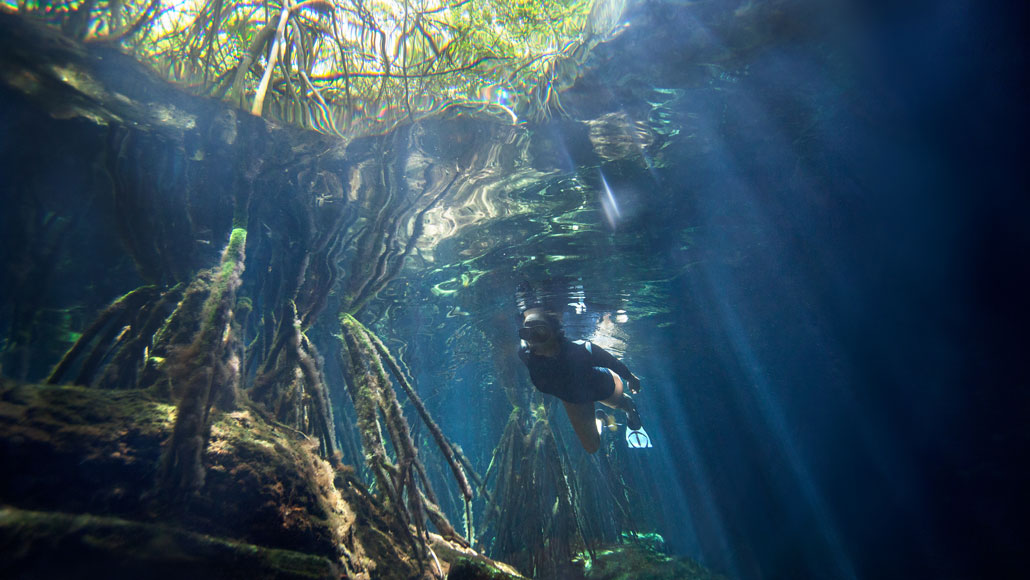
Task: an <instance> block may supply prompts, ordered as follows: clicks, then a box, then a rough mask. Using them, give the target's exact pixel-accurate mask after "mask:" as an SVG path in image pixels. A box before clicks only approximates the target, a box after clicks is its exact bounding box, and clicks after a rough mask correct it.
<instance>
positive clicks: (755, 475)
mask: <svg viewBox="0 0 1030 580" xmlns="http://www.w3.org/2000/svg"><path fill="white" fill-rule="evenodd" d="M848 8H849V9H848V10H843V9H842V10H841V11H840V12H839V13H835V15H834V16H835V17H830V18H827V19H826V20H825V21H823V22H824V23H825V26H826V27H825V29H824V30H823V33H822V34H819V33H816V34H806V35H802V36H801V37H800V38H798V39H792V38H791V37H790V36H789V35H788V36H787V37H785V38H781V39H779V40H778V41H777V42H774V43H771V45H770V46H767V47H764V48H762V49H760V50H755V51H751V52H744V54H742V55H740V56H739V57H738V58H736V59H734V60H733V61H732V65H725V66H721V67H719V68H718V69H717V70H716V72H714V73H712V74H710V75H708V76H707V77H706V78H705V80H703V81H700V82H692V81H690V82H684V81H681V80H677V79H669V78H663V77H658V78H653V79H652V81H653V83H654V86H655V87H661V86H663V85H662V83H663V81H664V82H666V83H669V84H671V85H672V86H677V87H680V88H681V89H682V90H681V91H680V92H679V93H678V94H677V95H676V98H675V99H672V100H670V102H669V103H668V104H667V106H665V107H664V108H662V109H661V110H660V111H659V112H660V113H661V114H662V115H664V116H665V118H667V119H671V121H670V123H671V125H672V126H673V127H675V128H678V129H680V130H681V131H682V132H684V133H686V132H688V131H689V132H692V133H693V136H692V138H690V139H678V140H677V139H671V140H670V143H671V145H670V147H669V148H668V149H666V150H665V151H664V153H663V155H664V159H663V161H662V162H661V163H660V166H657V167H651V168H649V169H648V168H643V167H638V168H635V169H634V168H625V167H621V166H617V165H615V164H607V165H602V167H601V169H600V173H601V174H603V175H604V178H605V181H606V183H608V184H609V185H610V186H611V192H612V195H613V196H614V198H615V200H616V201H617V202H618V205H619V209H620V215H619V217H618V219H617V220H615V221H614V222H613V220H612V219H611V217H612V216H611V213H610V211H608V210H606V207H605V195H604V194H603V192H604V189H603V187H604V184H602V183H601V180H600V178H599V177H594V178H593V182H592V183H593V185H594V190H595V192H596V195H593V196H585V197H584V199H586V200H587V201H588V202H589V205H590V208H591V209H590V211H591V212H592V213H584V214H579V215H580V217H581V219H582V221H583V222H584V224H585V225H587V226H589V227H591V228H593V229H601V230H604V231H605V232H606V234H605V235H604V236H597V237H591V238H589V239H590V242H589V243H588V244H582V246H580V245H577V242H575V241H570V240H569V239H567V238H557V237H551V238H547V237H546V236H545V235H544V234H541V235H542V236H543V237H544V238H545V239H543V240H542V241H541V240H538V241H537V242H536V243H535V244H534V243H529V244H526V245H519V244H518V243H517V242H512V244H511V245H509V246H507V247H506V251H505V252H498V253H495V254H494V255H492V257H488V262H489V263H490V264H491V265H492V266H493V267H494V270H492V271H490V268H488V267H487V268H485V269H486V270H488V271H489V272H488V274H486V275H484V276H483V278H482V279H480V280H477V282H476V283H475V284H473V288H475V287H477V286H478V287H479V288H480V290H479V292H478V293H477V294H475V296H474V297H466V298H464V299H463V298H462V293H461V292H459V293H458V294H456V295H455V296H453V297H452V296H447V297H443V298H441V297H439V296H434V295H431V294H429V293H428V292H426V293H422V294H419V292H418V291H417V290H409V291H408V292H409V295H412V296H415V295H418V296H419V298H418V300H419V301H427V302H429V303H431V304H433V306H432V308H436V309H439V310H441V311H451V310H452V309H453V307H454V306H455V305H456V304H457V305H458V306H459V311H460V310H461V309H464V311H465V312H466V313H467V314H469V317H470V320H472V321H473V322H462V319H461V317H460V316H459V317H457V318H452V319H451V320H450V321H449V322H447V323H446V325H445V326H441V327H438V328H439V329H440V331H439V332H441V333H443V334H445V335H447V339H446V340H445V341H444V342H443V343H441V342H440V341H439V338H440V337H439V334H437V335H435V336H434V337H433V338H427V339H426V340H427V342H426V343H425V344H424V345H423V346H421V347H419V346H417V345H416V346H415V348H414V349H413V351H412V353H413V356H414V358H415V360H418V361H419V362H418V363H416V365H420V369H421V372H422V373H424V378H425V379H426V380H425V384H441V381H440V379H441V377H444V376H445V377H446V379H445V381H444V383H443V384H445V385H446V386H441V387H440V391H439V400H438V401H437V403H438V407H437V409H438V410H437V412H438V413H439V414H440V415H441V417H442V418H443V419H442V420H443V421H444V422H446V423H448V424H450V425H451V432H452V433H453V435H454V437H455V438H456V440H457V441H458V442H460V443H461V444H462V445H463V446H465V447H466V449H467V450H469V449H472V450H474V451H473V453H476V451H475V450H478V453H479V454H480V455H481V456H482V457H484V458H485V457H487V456H488V454H489V451H490V442H491V441H495V440H496V438H497V437H498V436H499V431H500V429H501V428H502V426H503V423H504V421H505V419H506V417H507V412H508V409H509V408H510V407H508V405H507V403H506V402H504V400H503V397H501V396H500V394H499V393H498V392H497V390H496V386H495V385H494V384H493V383H492V379H491V375H492V373H494V372H495V371H496V365H495V363H494V362H492V360H493V359H495V358H496V357H497V355H496V354H493V355H491V354H488V353H485V352H482V351H481V350H480V348H479V347H478V346H476V345H477V344H480V341H481V336H482V335H480V334H476V333H470V334H469V335H468V336H464V335H463V334H462V333H463V332H464V331H463V330H461V329H465V330H468V329H470V328H473V327H478V328H483V327H493V328H498V329H503V328H505V327H507V328H510V329H512V330H511V331H510V332H511V336H510V339H511V340H512V341H514V330H513V329H514V326H515V325H516V324H517V320H518V319H517V309H516V306H517V305H516V302H517V296H516V293H515V289H516V288H517V287H518V286H519V284H525V283H528V284H531V285H534V284H535V285H536V286H537V288H539V287H541V286H543V287H546V288H547V289H548V290H547V291H549V292H551V293H552V294H551V295H550V296H549V302H548V304H549V305H551V306H552V307H554V308H555V309H556V310H558V311H560V312H563V314H564V319H565V323H566V325H567V327H568V328H569V334H570V335H575V336H576V337H582V338H587V337H590V336H591V333H594V332H595V331H596V333H595V334H594V335H593V336H594V339H595V341H597V340H599V339H600V340H603V339H609V340H614V343H615V348H616V350H617V351H618V354H619V355H621V356H623V358H624V360H625V361H626V362H627V363H628V364H629V366H630V367H631V368H632V369H633V370H634V372H635V373H637V374H638V375H640V376H641V377H642V379H643V382H644V391H643V393H642V394H641V395H640V396H639V397H638V401H639V402H640V405H641V412H642V415H643V416H644V418H645V425H646V426H647V427H648V429H649V432H650V433H651V435H652V437H653V439H654V441H655V444H656V447H655V448H654V449H651V450H647V451H639V452H637V453H636V455H635V456H634V462H635V463H634V466H635V469H636V470H637V473H636V474H634V481H635V482H636V485H637V488H638V489H640V490H644V492H645V493H650V494H653V495H652V497H651V498H650V501H652V502H654V503H655V504H656V505H659V506H660V510H659V511H660V512H661V514H662V517H661V518H660V519H661V521H660V523H659V531H660V532H661V533H662V534H663V535H664V537H665V539H666V541H667V542H668V545H669V547H670V548H671V549H672V550H673V551H675V552H677V553H681V554H686V555H690V556H692V557H695V558H698V559H700V560H701V561H703V562H704V563H706V564H707V565H709V566H710V567H712V568H713V569H715V570H717V571H722V572H724V573H726V574H728V575H730V576H731V577H738V578H887V577H890V578H895V577H896V578H902V577H906V578H909V577H921V578H929V577H944V578H971V577H986V576H987V575H990V574H993V573H1002V574H1003V576H1004V575H1008V574H1010V573H1013V572H1014V570H1015V569H1014V568H1012V566H1014V563H1015V561H1016V556H1017V554H1018V550H1019V548H1020V545H1021V543H1022V537H1021V534H1020V530H1021V528H1022V527H1023V526H1022V524H1021V523H1020V521H1019V520H1018V519H1017V516H1016V515H1015V513H1016V506H1017V505H1019V504H1021V503H1023V502H1022V496H1023V495H1024V491H1023V490H1024V489H1027V483H1028V481H1027V478H1026V475H1025V472H1024V470H1023V469H1022V467H1021V464H1022V462H1023V461H1024V460H1025V459H1026V444H1027V432H1026V429H1025V425H1026V419H1027V409H1028V408H1030V407H1028V406H1027V403H1028V397H1027V386H1028V383H1027V381H1028V374H1027V371H1028V366H1027V362H1026V356H1025V352H1026V350H1027V348H1026V347H1027V340H1026V338H1025V332H1026V331H1025V328H1026V326H1025V325H1026V322H1027V306H1026V301H1025V299H1024V298H1023V295H1024V294H1025V293H1026V291H1025V286H1024V281H1025V280H1026V279H1027V278H1026V273H1027V256H1028V254H1027V251H1028V249H1030V246H1028V234H1027V229H1026V227H1025V223H1026V218H1027V212H1026V209H1027V188H1026V185H1027V182H1026V179H1025V177H1026V172H1025V169H1024V167H1025V165H1024V164H1025V161H1026V159H1025V158H1026V146H1025V143H1023V141H1024V137H1023V135H1024V134H1025V133H1023V131H1024V130H1025V129H1026V112H1025V105H1024V99H1025V97H1026V90H1025V87H1024V85H1023V84H1022V82H1021V81H1022V80H1023V77H1024V74H1023V69H1024V68H1025V67H1026V64H1027V63H1026V50H1025V48H1024V46H1023V44H1022V42H1021V41H1020V34H1021V33H1022V32H1025V28H1026V22H1027V21H1026V19H1025V14H1018V13H1016V12H1013V13H1005V12H1003V11H1000V10H996V9H994V8H988V7H986V6H983V5H981V4H979V3H972V2H936V3H933V2H922V3H917V4H916V5H906V6H903V7H877V6H860V7H856V6H851V7H848ZM822 16H823V17H825V14H822ZM666 24H667V26H669V27H670V28H672V29H673V30H676V29H679V30H683V31H690V30H694V29H693V28H691V27H692V26H694V25H695V23H693V22H691V21H690V19H689V17H688V16H682V20H676V19H673V20H671V21H667V22H666ZM677 27H678V28H677ZM673 36H675V35H673ZM639 42H644V41H643V40H640V41H639ZM686 44H687V41H684V42H683V45H684V46H685V45H686ZM655 49H656V51H655V52H654V53H653V58H654V59H655V60H656V61H657V62H658V63H659V66H664V67H665V68H664V69H660V70H664V71H666V73H667V74H668V71H670V70H676V60H675V59H676V58H677V55H678V54H679V53H678V52H677V45H676V44H675V43H673V44H672V45H669V44H666V45H662V46H656V47H655ZM685 76H687V77H688V78H689V77H691V76H692V75H689V74H687V75H685ZM693 76H694V78H696V75H693ZM613 78H614V76H613ZM666 86H668V85H666ZM612 90H613V91H614V90H617V89H614V88H613V89H612ZM656 98H658V97H656ZM627 106H630V104H627ZM653 120H654V118H652V121H653ZM652 126H653V125H652ZM569 155H570V156H571V157H572V158H573V159H575V158H576V152H575V151H574V150H572V151H570V153H569ZM606 171H607V172H608V173H605V172H606ZM588 179H589V177H588ZM538 217H539V221H547V219H548V216H538ZM551 217H552V218H553V216H551ZM523 225H525V224H523ZM526 227H527V228H528V231H531V232H532V231H536V232H540V231H545V230H541V229H540V228H538V229H536V230H534V229H533V227H532V225H526ZM605 227H607V230H605ZM509 230H512V231H514V230H517V231H519V232H520V233H522V234H524V232H525V231H526V230H525V229H518V228H515V226H510V228H509ZM505 231H508V230H505V229H504V227H498V228H497V230H496V232H497V235H501V234H502V233H503V232H505ZM524 238H525V236H524V235H522V237H518V236H515V238H514V239H519V240H521V239H524ZM578 239H579V240H580V242H581V243H582V239H583V237H582V236H580V237H579V238H578ZM563 250H564V251H563ZM536 253H539V254H543V255H557V254H574V257H573V258H572V259H571V260H570V261H569V262H558V263H556V264H553V265H551V266H550V267H547V268H544V267H542V266H540V265H539V263H538V262H534V261H533V260H532V259H531V258H527V256H532V255H535V254H536ZM455 259H457V255H455ZM478 267H483V265H482V263H480V264H479V266H478ZM430 280H431V277H430ZM484 287H485V288H484ZM555 288H557V289H555ZM547 291H545V293H546V292H547ZM472 292H473V291H472V290H469V291H468V292H467V293H466V294H472ZM463 300H464V302H463ZM545 302H546V301H545ZM620 308H621V309H625V310H626V312H627V316H628V322H626V323H624V324H619V325H618V326H617V329H616V330H612V327H611V326H609V327H607V330H603V329H601V328H600V327H599V326H598V322H599V321H600V320H601V319H602V318H603V317H604V316H605V315H607V316H608V317H609V318H612V317H614V316H616V311H617V310H618V309H620ZM397 323H398V325H399V327H400V328H404V325H405V318H403V317H398V319H397ZM412 324H413V325H414V326H417V325H418V324H417V323H412ZM503 332H504V331H503V330H498V331H497V333H498V336H502V337H503V336H504V334H503ZM452 333H453V334H452ZM492 348H494V349H502V350H503V349H505V348H507V347H505V346H504V345H498V344H496V343H494V344H492ZM441 349H442V350H441ZM444 353H446V354H444ZM509 354H511V352H510V349H509ZM450 356H457V357H458V359H459V361H460V362H455V361H454V360H453V359H450V358H449V357H450ZM431 361H433V362H431ZM436 367H440V368H436ZM522 380H523V381H525V376H524V375H523V376H522ZM524 384H526V385H527V388H528V382H526V383H524ZM491 389H493V390H491ZM470 398H471V402H470V401H469V399H470ZM470 405H471V406H473V408H474V409H475V412H476V413H477V414H478V413H483V416H484V417H488V418H487V419H485V420H484V421H483V422H478V421H469V420H468V418H467V413H468V407H469V406H470ZM559 420H563V418H562V417H560V415H559ZM484 424H485V426H484ZM641 474H646V475H644V477H640V475H641ZM988 571H990V574H989V573H988Z"/></svg>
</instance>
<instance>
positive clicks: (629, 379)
mask: <svg viewBox="0 0 1030 580" xmlns="http://www.w3.org/2000/svg"><path fill="white" fill-rule="evenodd" d="M519 338H521V339H522V348H520V349H519V358H520V359H522V362H523V363H525V365H526V367H528V368H529V376H530V378H531V379H532V380H533V385H535V386H536V388H537V390H539V391H540V392H542V393H547V394H549V395H554V396H555V397H558V398H559V399H561V400H562V402H563V403H565V412H566V413H568V415H569V421H570V422H571V423H572V427H573V428H574V429H575V430H576V435H577V436H578V437H579V441H580V443H582V444H583V448H584V449H586V450H587V453H594V452H596V451H597V449H598V448H599V447H600V446H601V437H600V435H598V433H597V427H596V426H595V423H594V403H595V402H597V401H600V402H601V403H602V404H604V405H607V406H609V407H612V408H615V409H621V410H623V411H625V412H626V417H627V421H626V422H627V424H628V426H629V428H630V429H632V430H634V431H635V430H637V429H640V426H641V425H640V415H639V414H638V413H637V407H636V404H635V403H634V402H633V399H631V398H630V396H629V395H627V394H626V393H625V389H624V387H623V385H626V386H628V387H629V390H630V391H631V392H633V393H634V394H635V393H636V392H637V391H639V390H640V379H638V378H637V377H636V376H635V375H634V374H633V373H631V372H630V370H629V368H627V367H626V365H624V364H623V363H622V362H620V361H619V360H618V359H616V358H615V357H614V356H612V355H611V354H610V353H609V352H608V351H606V350H604V349H603V348H601V347H599V346H597V345H593V344H590V343H589V342H585V341H576V342H573V341H571V340H569V339H568V338H566V337H565V333H564V332H563V331H562V329H561V320H560V319H559V318H558V316H557V315H555V314H554V313H551V312H547V311H545V310H544V309H542V308H530V309H528V310H526V311H525V312H524V313H523V314H522V328H519Z"/></svg>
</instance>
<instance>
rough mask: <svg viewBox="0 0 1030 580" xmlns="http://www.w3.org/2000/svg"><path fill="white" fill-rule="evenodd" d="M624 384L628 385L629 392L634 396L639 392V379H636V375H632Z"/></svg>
mask: <svg viewBox="0 0 1030 580" xmlns="http://www.w3.org/2000/svg"><path fill="white" fill-rule="evenodd" d="M626 382H627V383H629V392H631V393H633V394H634V395H635V394H637V393H639V392H640V379H638V378H637V376H636V375H633V376H632V377H631V378H630V379H629V380H628V381H626Z"/></svg>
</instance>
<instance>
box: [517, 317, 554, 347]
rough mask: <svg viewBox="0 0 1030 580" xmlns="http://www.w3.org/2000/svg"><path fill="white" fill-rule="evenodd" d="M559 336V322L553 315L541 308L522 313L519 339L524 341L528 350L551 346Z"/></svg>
mask: <svg viewBox="0 0 1030 580" xmlns="http://www.w3.org/2000/svg"><path fill="white" fill-rule="evenodd" d="M561 336H562V329H561V320H560V319H559V318H558V315H556V314H555V313H553V312H548V311H546V310H544V309H543V308H530V309H529V310H526V311H525V312H523V313H522V327H521V328H519V338H521V339H522V340H524V341H526V343H527V344H528V345H529V346H530V348H534V347H538V346H542V345H548V344H552V343H553V342H555V341H557V339H558V338H560V337H561Z"/></svg>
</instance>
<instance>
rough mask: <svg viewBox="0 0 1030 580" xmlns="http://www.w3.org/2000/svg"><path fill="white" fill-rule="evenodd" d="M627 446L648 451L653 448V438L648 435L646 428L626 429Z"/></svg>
mask: <svg viewBox="0 0 1030 580" xmlns="http://www.w3.org/2000/svg"><path fill="white" fill-rule="evenodd" d="M626 444H627V445H629V447H630V449H647V448H648V447H653V445H651V437H649V436H648V435H647V431H644V428H643V427H641V428H640V429H630V428H629V427H626Z"/></svg>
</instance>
